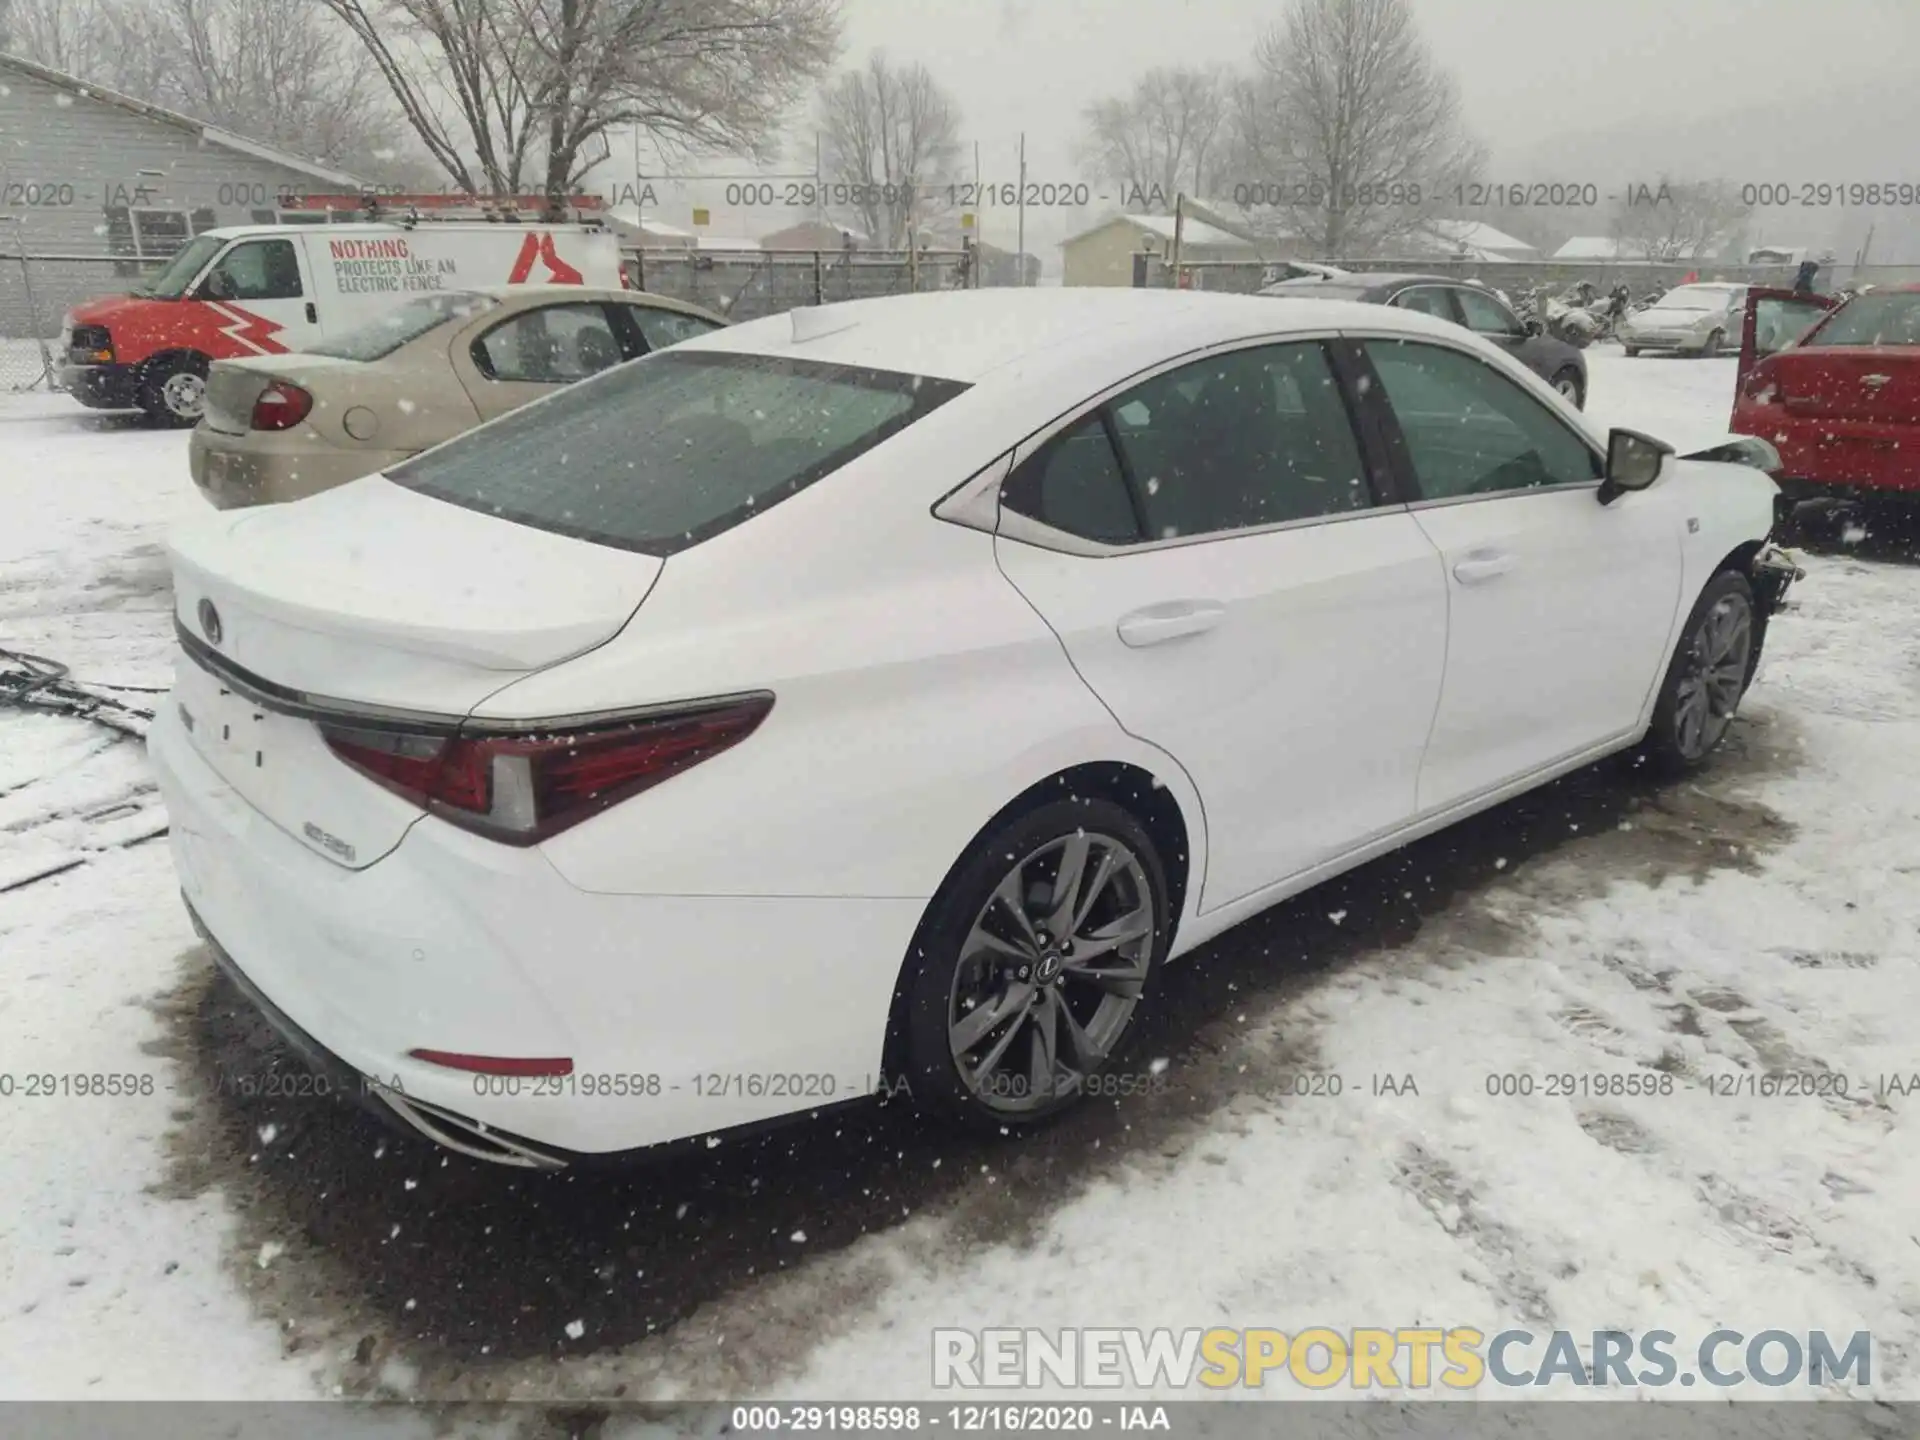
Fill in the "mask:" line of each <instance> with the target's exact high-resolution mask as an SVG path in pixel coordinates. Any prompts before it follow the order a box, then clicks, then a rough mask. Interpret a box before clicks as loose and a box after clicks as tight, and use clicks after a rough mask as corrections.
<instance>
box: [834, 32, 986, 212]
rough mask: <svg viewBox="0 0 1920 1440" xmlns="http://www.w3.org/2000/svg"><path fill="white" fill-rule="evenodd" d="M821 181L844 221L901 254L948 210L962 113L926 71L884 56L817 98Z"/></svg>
mask: <svg viewBox="0 0 1920 1440" xmlns="http://www.w3.org/2000/svg"><path fill="white" fill-rule="evenodd" d="M819 114H820V146H821V165H822V170H823V177H824V178H825V179H826V180H827V182H828V183H829V185H830V186H831V187H832V198H833V200H834V202H835V203H834V204H833V205H832V206H831V207H830V208H831V209H833V210H834V211H836V212H838V213H839V214H841V215H843V216H846V217H849V218H852V219H854V220H855V221H856V222H857V223H858V224H859V226H860V227H861V228H862V229H864V230H865V231H866V233H867V235H868V236H869V237H870V238H871V239H872V240H873V241H874V243H875V244H877V245H881V246H884V247H886V248H889V249H898V248H900V247H901V246H903V245H907V244H911V243H914V242H915V241H916V240H917V233H916V232H917V231H918V229H919V227H920V226H921V225H922V224H923V223H925V222H926V221H928V220H930V219H931V218H933V217H934V216H936V215H938V214H939V213H941V212H942V211H943V210H944V209H945V204H944V197H943V196H942V195H941V194H940V187H941V186H942V185H943V184H945V183H947V182H949V181H951V180H952V178H953V176H954V173H955V168H956V166H957V164H958V161H959V157H960V107H959V105H958V104H957V103H956V102H955V101H954V99H953V97H952V96H950V95H949V94H947V92H946V91H945V90H943V89H941V88H940V85H939V82H938V81H936V80H935V79H934V78H933V75H932V73H931V72H930V71H928V69H927V67H926V66H924V65H920V64H912V65H899V66H896V65H893V64H891V63H890V62H889V61H888V60H887V57H886V56H885V55H884V54H882V53H881V52H880V51H877V50H876V51H875V52H874V53H873V54H872V55H870V56H868V57H867V63H866V65H865V66H864V67H862V68H860V69H857V70H848V71H845V72H844V73H842V74H841V75H840V76H838V77H837V78H836V79H834V80H833V81H832V82H831V83H829V84H828V85H826V86H824V87H823V88H822V89H821V91H820V100H819Z"/></svg>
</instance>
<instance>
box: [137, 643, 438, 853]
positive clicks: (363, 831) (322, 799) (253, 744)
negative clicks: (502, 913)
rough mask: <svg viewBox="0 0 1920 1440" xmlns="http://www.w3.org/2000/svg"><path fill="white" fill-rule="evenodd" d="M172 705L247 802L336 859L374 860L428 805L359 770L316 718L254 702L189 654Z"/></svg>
mask: <svg viewBox="0 0 1920 1440" xmlns="http://www.w3.org/2000/svg"><path fill="white" fill-rule="evenodd" d="M168 703H170V704H172V705H173V706H174V707H175V709H176V711H177V713H178V716H179V719H180V724H181V725H182V727H183V728H184V729H185V730H186V732H187V736H188V742H189V743H190V744H191V745H192V747H193V749H194V751H195V752H196V753H197V754H198V755H199V756H200V758H201V759H202V760H204V761H205V762H206V764H207V766H208V768H209V769H211V770H212V771H213V772H214V774H216V775H217V776H219V778H220V779H221V780H222V781H224V782H225V783H226V784H227V785H228V786H230V787H231V788H232V791H233V792H234V794H235V795H236V797H237V800H238V801H241V802H244V803H245V804H246V805H247V806H249V807H251V809H252V810H254V811H255V812H256V813H258V814H259V815H261V816H262V817H263V818H265V819H266V820H267V821H269V822H270V823H271V824H273V825H274V826H275V827H277V828H278V829H280V830H282V831H284V832H285V833H287V834H288V835H290V836H292V837H293V838H294V839H296V840H298V841H299V842H300V843H301V845H303V846H304V847H305V848H307V849H309V850H311V851H313V852H314V853H316V854H318V855H322V856H325V857H326V858H327V859H328V860H330V861H332V862H333V863H334V864H336V865H342V866H345V867H346V868H348V869H362V868H364V867H366V866H367V865H370V864H372V863H373V862H374V861H376V860H378V859H379V858H380V857H381V856H382V855H385V854H386V853H387V852H388V851H390V850H391V849H392V848H393V847H394V846H395V845H397V844H399V843H400V840H401V837H402V836H404V835H405V834H406V832H407V829H408V828H409V827H410V826H411V825H412V824H413V823H414V822H415V821H416V820H418V819H419V818H420V816H421V815H422V813H424V812H422V811H421V809H420V808H419V807H418V806H414V805H410V804H408V803H407V802H406V801H404V800H402V799H401V798H400V797H399V796H397V795H394V794H393V793H392V792H390V791H388V790H386V789H383V788H382V787H381V786H379V785H377V784H375V783H374V782H373V781H371V780H368V779H367V778H366V777H365V776H362V775H358V774H356V773H354V772H353V771H352V770H350V769H349V768H348V767H347V766H346V765H345V764H344V763H342V761H341V760H340V759H339V757H338V756H336V755H334V754H333V753H332V752H331V751H330V750H328V748H327V746H326V742H325V740H324V739H323V738H322V737H321V734H320V731H319V728H318V727H317V726H315V725H314V724H313V722H311V721H309V720H304V719H298V718H296V717H294V716H291V715H283V714H281V713H280V712H279V711H277V710H271V709H268V708H267V707H266V706H264V705H260V704H257V703H255V702H254V701H253V700H251V699H249V698H248V697H247V696H246V695H243V694H240V693H238V692H236V691H235V690H233V689H232V688H231V687H230V686H228V685H226V684H223V683H222V682H221V680H220V677H219V676H217V675H214V674H212V673H210V672H208V671H207V670H204V669H202V668H201V667H200V666H199V665H198V664H196V663H195V662H194V661H193V660H191V659H190V658H187V657H185V656H182V657H181V659H180V661H179V663H178V665H177V668H176V679H175V683H174V691H173V696H172V699H171V700H170V701H169V702H168Z"/></svg>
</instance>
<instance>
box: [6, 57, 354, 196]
mask: <svg viewBox="0 0 1920 1440" xmlns="http://www.w3.org/2000/svg"><path fill="white" fill-rule="evenodd" d="M0 69H11V70H17V71H19V72H20V73H21V74H22V75H29V76H32V77H33V78H34V79H35V80H38V81H40V82H41V83H43V84H46V85H52V86H53V87H55V88H56V89H59V90H64V91H66V92H67V93H68V94H70V95H77V96H80V97H82V98H83V99H87V100H97V101H98V102H99V103H100V104H102V105H111V106H113V107H114V108H115V109H118V110H125V111H127V112H128V113H129V114H133V115H141V116H144V117H145V118H147V119H149V120H155V121H158V122H159V123H160V124H162V125H170V126H172V127H173V128H174V129H176V130H184V131H186V132H187V133H188V134H189V135H192V136H194V137H195V138H196V139H198V140H201V141H204V142H205V143H206V144H209V145H218V146H219V147H220V148H221V149H223V150H231V151H233V152H234V153H235V154H237V155H247V156H251V157H252V158H253V159H255V160H264V161H266V162H267V163H268V164H271V165H278V166H281V167H282V168H283V169H287V170H297V171H299V172H300V173H301V174H303V175H311V176H313V177H314V178H315V179H317V180H325V181H326V182H327V183H328V184H330V185H338V186H339V187H341V188H342V189H345V190H359V189H360V188H362V187H363V186H364V185H365V184H366V182H365V181H364V180H362V179H361V178H360V177H359V176H357V175H349V174H347V173H346V172H345V171H344V170H335V169H333V168H332V167H331V166H327V165H322V164H321V163H320V162H319V161H317V160H309V159H306V158H305V157H304V156H300V155H295V154H293V153H291V152H290V151H286V150H278V149H275V148H274V147H273V146H271V145H262V144H260V143H259V142H258V141H257V140H249V139H248V138H247V137H246V136H244V135H236V134H234V133H233V132H232V131H231V130H223V129H221V128H220V127H219V126H218V125H209V124H208V123H207V122H206V121H204V120H196V119H194V118H193V117H192V116H191V115H182V114H181V113H180V112H179V111H178V110H169V109H167V108H166V107H165V106H162V105H153V104H149V103H148V102H147V101H145V100H136V99H134V98H133V96H131V95H122V94H120V93H119V92H118V91H115V90H106V89H102V88H101V87H100V86H98V85H89V84H88V83H87V82H86V81H84V80H81V79H78V78H76V77H75V76H72V75H69V74H67V73H66V72H64V71H61V70H53V69H50V68H48V67H47V66H45V65H41V64H39V63H37V62H35V61H32V60H28V59H26V58H25V57H24V56H20V55H8V54H0Z"/></svg>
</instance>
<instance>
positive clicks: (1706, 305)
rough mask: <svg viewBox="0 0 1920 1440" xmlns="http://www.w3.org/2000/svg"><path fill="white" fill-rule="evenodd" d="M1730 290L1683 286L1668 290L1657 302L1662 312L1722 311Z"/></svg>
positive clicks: (1731, 293) (1729, 295) (1725, 306)
mask: <svg viewBox="0 0 1920 1440" xmlns="http://www.w3.org/2000/svg"><path fill="white" fill-rule="evenodd" d="M1732 295H1733V292H1732V291H1731V290H1709V289H1707V288H1706V287H1705V286H1702V285H1683V286H1681V287H1680V289H1678V290H1669V291H1668V292H1667V293H1666V294H1664V295H1662V296H1661V297H1660V300H1659V308H1660V309H1662V310H1724V309H1726V308H1727V301H1728V300H1729V299H1730V298H1731V297H1732Z"/></svg>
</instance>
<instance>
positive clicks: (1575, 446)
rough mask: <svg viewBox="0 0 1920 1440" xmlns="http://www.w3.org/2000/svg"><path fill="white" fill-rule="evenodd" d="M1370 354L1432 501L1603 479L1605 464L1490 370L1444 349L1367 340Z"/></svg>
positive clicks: (1548, 413)
mask: <svg viewBox="0 0 1920 1440" xmlns="http://www.w3.org/2000/svg"><path fill="white" fill-rule="evenodd" d="M1367 356H1368V358H1369V359H1371V360H1372V361H1373V368H1374V369H1375V371H1377V372H1378V373H1379V376H1380V384H1381V386H1382V388H1383V389H1384V390H1385V391H1386V396H1387V401H1388V403H1389V404H1390V405H1391V406H1392V407H1393V413H1394V417H1395V418H1396V419H1397V420H1398V421H1399V422H1400V432H1401V434H1402V435H1403V436H1404V437H1405V440H1406V447H1407V457H1408V459H1409V461H1410V462H1411V463H1412V466H1413V472H1414V475H1415V477H1416V478H1417V480H1418V481H1419V484H1420V493H1421V495H1422V497H1423V498H1425V499H1429V500H1437V499H1453V498H1456V497H1458V496H1462V495H1491V494H1496V493H1498V492H1500V491H1503V490H1524V489H1531V488H1535V487H1538V486H1542V485H1570V484H1576V483H1579V482H1582V481H1590V480H1598V479H1599V478H1600V476H1601V472H1602V463H1601V461H1600V458H1599V457H1598V456H1597V455H1596V454H1595V453H1594V451H1593V449H1592V447H1590V446H1589V445H1588V444H1587V442H1586V441H1585V440H1584V439H1583V438H1582V437H1581V436H1580V435H1578V434H1576V433H1575V432H1574V431H1573V430H1572V429H1571V428H1569V427H1568V426H1567V425H1566V424H1565V423H1564V422H1562V421H1561V420H1560V419H1559V418H1558V417H1557V416H1555V415H1554V414H1553V413H1552V412H1551V411H1549V410H1548V409H1547V407H1546V406H1545V405H1543V404H1541V403H1540V402H1539V401H1538V400H1536V399H1534V398H1533V396H1531V395H1529V394H1528V393H1527V392H1526V391H1525V390H1522V389H1521V388H1520V387H1519V386H1518V385H1516V384H1515V383H1514V382H1513V381H1511V380H1509V379H1508V378H1507V377H1506V376H1504V375H1502V374H1500V373H1499V371H1497V370H1495V369H1494V368H1493V367H1492V366H1490V365H1487V364H1484V363H1482V362H1481V361H1479V360H1476V359H1474V358H1473V357H1472V356H1470V355H1464V354H1462V353H1461V352H1459V351H1458V350H1450V349H1447V348H1445V347H1444V346H1440V345H1423V344H1419V343H1417V342H1409V341H1397V340H1369V341H1368V342H1367Z"/></svg>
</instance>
